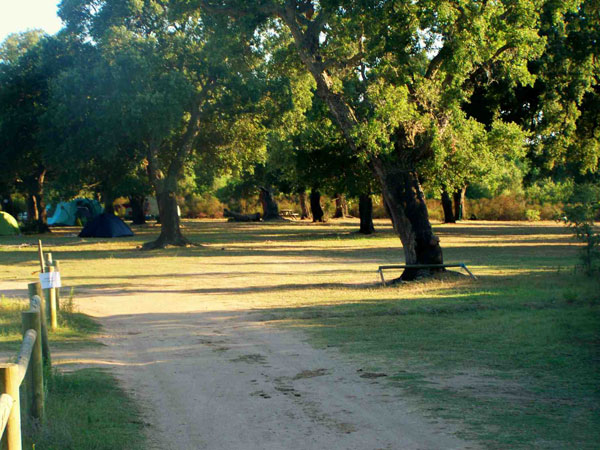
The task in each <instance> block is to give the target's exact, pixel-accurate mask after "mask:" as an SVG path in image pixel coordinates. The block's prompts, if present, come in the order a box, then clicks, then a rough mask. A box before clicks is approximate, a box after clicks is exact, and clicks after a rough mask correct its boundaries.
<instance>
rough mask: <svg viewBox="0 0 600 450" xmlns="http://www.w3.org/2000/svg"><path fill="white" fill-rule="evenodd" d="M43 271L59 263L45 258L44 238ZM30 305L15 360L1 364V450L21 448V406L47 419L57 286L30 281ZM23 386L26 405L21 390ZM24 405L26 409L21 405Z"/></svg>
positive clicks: (26, 412) (29, 415) (27, 413)
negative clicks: (46, 286)
mask: <svg viewBox="0 0 600 450" xmlns="http://www.w3.org/2000/svg"><path fill="white" fill-rule="evenodd" d="M38 246H39V257H40V266H41V270H42V272H47V271H51V270H53V269H54V268H56V266H57V261H54V262H53V261H52V256H51V254H48V259H47V262H46V261H44V255H43V251H42V244H41V241H40V242H39V243H38ZM28 288H29V298H30V305H29V310H28V311H23V312H22V313H21V324H22V329H23V342H22V343H21V350H20V351H19V353H18V355H17V357H16V362H15V363H3V364H0V437H1V441H0V442H1V444H2V445H1V449H2V450H21V449H22V439H21V409H23V412H24V415H25V417H27V418H28V419H32V420H37V421H41V420H43V418H44V404H45V402H44V368H48V369H49V368H50V366H51V359H50V347H49V342H48V328H47V323H46V321H47V319H46V318H47V317H50V322H51V328H52V330H55V329H56V328H57V327H58V319H57V311H58V303H57V301H56V299H57V295H56V291H57V289H56V288H50V289H42V286H41V284H40V283H39V282H36V283H30V284H29V286H28ZM20 388H23V393H24V395H23V400H24V405H21V401H20V395H19V389H20ZM21 406H23V408H21Z"/></svg>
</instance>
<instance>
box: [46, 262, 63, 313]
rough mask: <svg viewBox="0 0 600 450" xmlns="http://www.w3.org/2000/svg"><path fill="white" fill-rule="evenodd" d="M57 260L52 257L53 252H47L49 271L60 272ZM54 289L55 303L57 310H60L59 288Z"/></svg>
mask: <svg viewBox="0 0 600 450" xmlns="http://www.w3.org/2000/svg"><path fill="white" fill-rule="evenodd" d="M55 262H56V261H54V259H53V258H52V253H51V252H48V253H46V270H47V271H48V272H58V271H59V270H58V268H57V267H56V264H55ZM50 267H52V270H50ZM52 290H53V291H54V298H55V300H54V303H55V305H56V310H57V311H58V310H59V309H60V307H59V305H58V288H52Z"/></svg>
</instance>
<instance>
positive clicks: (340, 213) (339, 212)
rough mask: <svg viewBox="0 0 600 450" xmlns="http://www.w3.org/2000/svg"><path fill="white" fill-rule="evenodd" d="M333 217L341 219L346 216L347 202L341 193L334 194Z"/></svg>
mask: <svg viewBox="0 0 600 450" xmlns="http://www.w3.org/2000/svg"><path fill="white" fill-rule="evenodd" d="M333 217H334V218H335V219H343V218H344V217H348V203H346V198H345V197H344V196H343V195H342V194H335V214H334V215H333Z"/></svg>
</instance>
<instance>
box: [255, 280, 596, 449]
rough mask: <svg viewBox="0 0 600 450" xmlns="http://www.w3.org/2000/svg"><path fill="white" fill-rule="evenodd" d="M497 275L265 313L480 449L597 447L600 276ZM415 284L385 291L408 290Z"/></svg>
mask: <svg viewBox="0 0 600 450" xmlns="http://www.w3.org/2000/svg"><path fill="white" fill-rule="evenodd" d="M498 281H499V280H493V279H492V280H486V279H483V280H481V281H479V282H477V283H472V284H471V285H470V286H468V287H461V288H458V289H456V288H449V289H443V288H442V289H437V290H436V292H435V294H436V296H435V297H434V296H430V297H428V298H427V297H426V298H417V299H414V298H413V299H411V300H404V301H403V300H384V301H374V302H356V303H351V304H342V305H330V306H311V307H304V308H279V309H272V310H270V311H269V312H268V313H266V314H265V319H266V320H269V319H271V320H273V319H276V320H280V321H281V320H283V322H282V323H283V324H284V325H286V326H294V327H300V328H302V329H304V330H307V331H308V332H309V333H310V335H311V336H312V342H313V344H314V345H315V346H317V347H337V348H338V349H340V350H341V351H342V352H344V353H345V354H347V355H349V356H350V357H352V358H353V360H355V361H357V362H359V363H361V364H363V365H364V366H365V368H366V370H371V371H376V372H384V373H386V374H387V375H388V378H387V379H388V383H389V384H390V385H393V386H394V387H396V388H398V389H400V390H401V391H402V392H403V393H404V394H405V395H406V396H408V398H410V399H412V401H413V402H415V403H416V404H418V405H419V406H420V408H422V410H423V411H425V412H426V413H427V414H428V415H429V416H430V417H432V418H444V419H446V420H450V421H454V422H456V423H458V424H459V425H460V426H461V428H462V429H463V430H464V431H463V432H462V435H463V437H465V438H467V439H474V440H477V441H479V442H481V443H483V445H484V446H485V447H486V448H493V449H505V448H511V449H520V448H522V449H526V448H548V449H555V448H556V449H563V448H573V449H585V448H589V449H595V448H597V445H598V441H599V440H600V390H599V387H598V386H599V385H598V380H600V345H599V344H600V292H599V291H598V283H597V281H596V280H592V279H589V278H587V277H585V276H583V275H581V274H573V273H569V272H565V271H564V270H563V271H562V273H556V272H554V273H552V272H548V273H544V272H542V273H534V274H529V275H528V276H527V277H526V279H521V277H510V278H505V279H503V280H501V282H498ZM435 283H436V282H434V281H429V282H424V283H420V284H421V285H422V288H423V289H426V288H427V285H431V284H435ZM418 284H419V283H418ZM418 284H417V285H416V286H415V285H413V286H406V287H398V288H383V289H382V291H391V292H394V293H396V294H397V295H398V297H399V298H401V297H402V293H403V291H404V292H406V293H407V294H409V295H410V296H412V295H411V294H410V291H411V290H415V289H417V290H418Z"/></svg>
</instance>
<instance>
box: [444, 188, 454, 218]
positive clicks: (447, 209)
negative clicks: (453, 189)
mask: <svg viewBox="0 0 600 450" xmlns="http://www.w3.org/2000/svg"><path fill="white" fill-rule="evenodd" d="M442 209H443V210H444V223H456V219H455V218H454V211H453V210H452V199H451V198H450V195H448V191H447V190H446V189H442Z"/></svg>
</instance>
